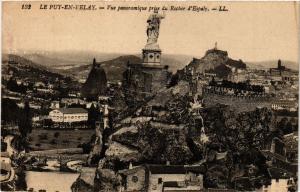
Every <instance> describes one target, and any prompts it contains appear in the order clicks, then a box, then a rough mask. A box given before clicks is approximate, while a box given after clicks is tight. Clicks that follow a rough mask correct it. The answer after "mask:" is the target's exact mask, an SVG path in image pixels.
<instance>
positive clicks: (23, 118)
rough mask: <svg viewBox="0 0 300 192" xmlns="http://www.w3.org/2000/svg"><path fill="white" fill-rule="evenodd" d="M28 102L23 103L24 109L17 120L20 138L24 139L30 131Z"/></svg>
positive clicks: (30, 119)
mask: <svg viewBox="0 0 300 192" xmlns="http://www.w3.org/2000/svg"><path fill="white" fill-rule="evenodd" d="M31 116H32V115H31V111H30V107H29V102H28V101H25V105H24V109H23V110H21V113H20V120H19V131H20V133H21V136H22V138H26V137H27V134H28V133H31V131H32V117H31Z"/></svg>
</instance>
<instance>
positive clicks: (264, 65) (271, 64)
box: [246, 60, 299, 71]
mask: <svg viewBox="0 0 300 192" xmlns="http://www.w3.org/2000/svg"><path fill="white" fill-rule="evenodd" d="M277 62H278V60H270V61H259V62H246V63H247V66H248V67H250V68H256V69H269V68H276V67H277ZM281 62H282V65H284V66H285V67H287V68H289V69H293V70H297V71H299V63H297V62H294V61H286V60H281Z"/></svg>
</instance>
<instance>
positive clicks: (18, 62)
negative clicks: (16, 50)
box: [2, 54, 68, 83]
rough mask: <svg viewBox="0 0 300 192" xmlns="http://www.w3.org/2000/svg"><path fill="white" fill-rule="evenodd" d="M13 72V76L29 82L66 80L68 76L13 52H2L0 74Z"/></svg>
mask: <svg viewBox="0 0 300 192" xmlns="http://www.w3.org/2000/svg"><path fill="white" fill-rule="evenodd" d="M10 71H12V72H13V77H15V78H18V79H23V80H26V81H29V82H31V83H34V82H37V81H43V82H45V83H48V82H49V83H54V82H56V81H57V80H66V79H67V78H68V77H67V76H64V75H61V74H59V73H56V72H55V71H53V69H51V68H48V67H45V66H43V65H40V64H37V63H35V62H33V61H31V60H29V59H26V58H23V57H21V56H18V55H14V54H3V57H2V74H3V75H7V74H8V73H9V72H10Z"/></svg>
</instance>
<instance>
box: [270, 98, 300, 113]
mask: <svg viewBox="0 0 300 192" xmlns="http://www.w3.org/2000/svg"><path fill="white" fill-rule="evenodd" d="M272 109H273V110H288V111H297V110H298V101H296V100H275V101H273V102H272Z"/></svg>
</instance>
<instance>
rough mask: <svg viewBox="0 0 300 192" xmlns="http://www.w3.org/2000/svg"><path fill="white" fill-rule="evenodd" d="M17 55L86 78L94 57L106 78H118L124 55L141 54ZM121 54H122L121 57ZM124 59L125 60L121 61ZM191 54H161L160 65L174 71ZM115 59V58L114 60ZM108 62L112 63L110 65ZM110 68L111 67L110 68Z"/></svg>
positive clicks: (186, 60)
mask: <svg viewBox="0 0 300 192" xmlns="http://www.w3.org/2000/svg"><path fill="white" fill-rule="evenodd" d="M18 55H20V56H22V57H23V58H26V59H28V60H31V61H33V62H34V63H38V64H39V65H41V66H44V67H47V68H48V69H52V71H55V72H58V73H61V74H64V75H70V76H73V77H75V78H76V79H86V78H87V76H88V73H89V71H90V70H91V64H92V60H93V58H96V59H97V61H98V62H104V69H105V71H107V77H108V80H113V79H115V78H116V79H117V80H119V79H120V77H121V75H122V73H123V72H124V71H125V67H126V65H127V60H126V57H129V56H135V57H136V58H135V59H133V58H131V59H133V60H132V62H136V63H140V62H141V54H131V55H128V54H122V53H119V54H118V53H99V52H91V51H61V52H49V51H39V52H26V53H24V52H18ZM122 56H124V57H123V58H122ZM119 57H121V59H125V60H126V61H125V62H124V61H121V60H120V58H119ZM191 58H192V56H187V55H173V54H163V56H162V65H168V66H169V70H170V71H172V72H176V70H178V69H181V68H182V67H184V66H185V65H187V64H188V62H189V61H190V60H191ZM115 59H116V60H115ZM110 63H113V64H112V65H111V66H110ZM110 68H112V69H110Z"/></svg>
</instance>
